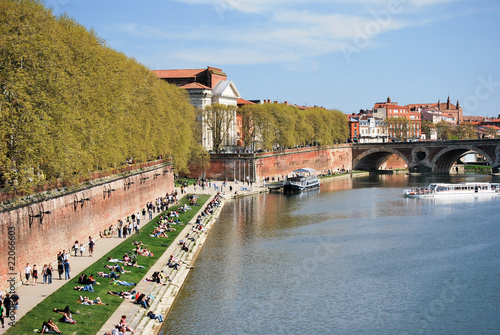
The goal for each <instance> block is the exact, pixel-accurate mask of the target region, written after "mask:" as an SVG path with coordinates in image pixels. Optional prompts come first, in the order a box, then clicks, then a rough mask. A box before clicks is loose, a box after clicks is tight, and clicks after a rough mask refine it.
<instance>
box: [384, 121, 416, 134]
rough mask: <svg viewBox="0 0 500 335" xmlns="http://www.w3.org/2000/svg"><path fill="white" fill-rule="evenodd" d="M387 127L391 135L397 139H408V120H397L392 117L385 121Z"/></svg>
mask: <svg viewBox="0 0 500 335" xmlns="http://www.w3.org/2000/svg"><path fill="white" fill-rule="evenodd" d="M385 122H386V124H387V127H388V128H389V134H392V137H395V138H397V139H404V138H408V132H409V130H410V121H408V119H407V118H404V117H403V118H396V117H390V118H387V119H386V120H385Z"/></svg>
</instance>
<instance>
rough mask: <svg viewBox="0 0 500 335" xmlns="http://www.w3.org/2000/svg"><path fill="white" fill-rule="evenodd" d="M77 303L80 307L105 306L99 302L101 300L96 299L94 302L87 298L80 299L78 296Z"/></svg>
mask: <svg viewBox="0 0 500 335" xmlns="http://www.w3.org/2000/svg"><path fill="white" fill-rule="evenodd" d="M78 302H79V303H81V304H82V305H107V304H105V303H103V302H102V301H101V298H99V297H97V298H95V299H94V300H91V299H90V298H89V297H82V296H80V300H78Z"/></svg>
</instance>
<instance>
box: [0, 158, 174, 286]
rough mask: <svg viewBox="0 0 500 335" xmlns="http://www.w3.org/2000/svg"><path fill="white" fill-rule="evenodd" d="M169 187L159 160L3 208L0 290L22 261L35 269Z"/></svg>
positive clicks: (20, 270)
mask: <svg viewBox="0 0 500 335" xmlns="http://www.w3.org/2000/svg"><path fill="white" fill-rule="evenodd" d="M173 190H174V178H173V172H172V169H171V168H170V166H168V165H165V164H164V165H161V166H157V167H152V168H151V169H149V170H147V171H137V172H135V173H134V172H132V173H130V174H128V175H127V176H124V177H118V178H116V177H115V178H114V179H112V180H103V181H101V182H95V184H93V185H87V186H86V187H83V188H80V189H79V190H78V191H73V192H61V194H58V195H55V194H53V195H51V194H45V195H44V196H40V197H39V198H37V197H33V198H32V199H31V202H30V203H28V204H26V205H20V206H18V207H16V208H8V209H3V210H2V212H1V213H0V231H1V235H0V236H1V239H2V240H1V242H0V255H1V256H0V257H1V258H0V264H2V266H1V267H0V290H4V289H5V288H6V287H7V286H9V285H10V283H9V282H8V280H10V279H11V278H15V281H16V283H17V284H19V283H20V280H21V278H22V277H23V276H24V272H23V270H24V267H25V266H26V263H29V264H30V265H31V266H32V265H33V264H37V267H38V268H39V269H41V268H42V267H43V264H48V263H52V262H53V261H54V260H55V259H56V256H57V252H58V251H61V250H62V249H65V250H66V251H69V250H70V248H71V247H72V246H73V245H74V243H75V241H78V242H79V243H84V245H86V244H87V243H88V238H89V236H93V237H95V236H98V234H99V232H100V231H103V230H105V229H107V228H108V227H109V226H110V225H113V226H115V227H116V224H117V220H118V219H120V218H123V217H126V216H128V215H131V214H132V213H133V212H137V211H139V210H142V208H144V207H145V205H146V203H147V202H149V201H152V200H154V199H156V198H158V197H160V196H165V193H166V192H172V191H173ZM52 192H54V191H52ZM37 199H39V200H38V201H37ZM85 199H88V200H85ZM43 212H50V214H48V213H46V214H43ZM86 250H88V246H87V247H86ZM86 252H87V251H86ZM56 272H57V268H56Z"/></svg>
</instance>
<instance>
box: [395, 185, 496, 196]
mask: <svg viewBox="0 0 500 335" xmlns="http://www.w3.org/2000/svg"><path fill="white" fill-rule="evenodd" d="M498 195H500V183H459V184H447V183H432V184H430V185H429V186H428V187H417V188H410V189H407V190H404V191H403V196H404V197H406V198H438V197H462V196H464V197H478V196H498Z"/></svg>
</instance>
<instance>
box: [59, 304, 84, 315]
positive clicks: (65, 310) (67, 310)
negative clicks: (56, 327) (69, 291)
mask: <svg viewBox="0 0 500 335" xmlns="http://www.w3.org/2000/svg"><path fill="white" fill-rule="evenodd" d="M53 311H54V312H56V313H59V314H64V313H68V314H69V316H71V313H73V314H80V312H79V311H76V312H73V311H71V310H70V308H69V306H67V305H66V307H64V309H59V308H54V309H53Z"/></svg>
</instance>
